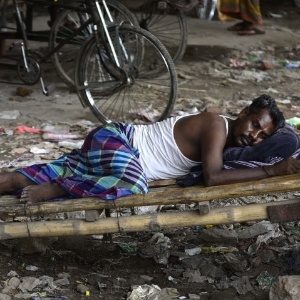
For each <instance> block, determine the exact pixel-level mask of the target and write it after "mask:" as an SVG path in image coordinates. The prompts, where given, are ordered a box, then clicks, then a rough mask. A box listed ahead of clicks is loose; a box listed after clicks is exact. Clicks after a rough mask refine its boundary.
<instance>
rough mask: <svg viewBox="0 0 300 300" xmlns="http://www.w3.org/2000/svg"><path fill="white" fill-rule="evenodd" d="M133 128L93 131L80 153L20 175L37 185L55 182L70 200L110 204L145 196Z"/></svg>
mask: <svg viewBox="0 0 300 300" xmlns="http://www.w3.org/2000/svg"><path fill="white" fill-rule="evenodd" d="M133 133H134V126H133V125H128V124H126V125H125V124H123V123H113V124H108V125H106V126H104V127H102V126H100V127H97V128H96V129H94V130H93V131H91V132H90V133H89V134H88V136H87V137H86V139H85V142H84V144H83V146H82V147H81V149H75V150H72V152H71V153H69V154H64V155H63V156H61V157H60V158H58V159H56V160H54V161H52V162H50V163H48V164H36V165H32V166H29V167H27V168H23V169H18V170H17V171H18V172H20V173H22V174H24V175H25V176H27V177H28V178H30V179H31V180H33V181H34V182H35V183H37V184H41V183H49V182H56V183H57V184H58V185H59V186H60V187H62V188H63V189H64V190H66V191H67V192H68V193H69V194H70V197H68V198H74V197H76V198H79V197H98V198H100V199H105V200H111V199H115V198H118V197H122V196H126V195H130V194H145V193H147V192H148V184H147V180H146V177H145V175H144V172H143V169H142V167H141V165H140V163H139V160H138V155H139V154H138V150H137V149H135V148H133V146H132V138H133Z"/></svg>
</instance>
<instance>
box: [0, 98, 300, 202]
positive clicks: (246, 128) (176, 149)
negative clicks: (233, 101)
mask: <svg viewBox="0 0 300 300" xmlns="http://www.w3.org/2000/svg"><path fill="white" fill-rule="evenodd" d="M284 126H285V119H284V117H283V114H282V112H281V111H280V110H279V109H278V107H277V105H276V102H275V100H274V99H273V98H271V97H270V96H268V95H262V96H260V97H258V98H256V99H254V100H253V101H252V103H251V105H250V106H247V107H245V108H244V109H242V110H241V112H240V113H239V115H238V117H237V118H236V119H230V118H227V117H224V116H220V115H217V114H213V113H209V112H203V113H199V114H194V115H189V116H177V117H171V118H168V119H166V120H164V121H161V122H157V123H153V124H148V125H132V124H124V123H118V122H115V123H111V124H107V125H104V126H99V127H97V128H95V129H94V130H92V131H91V132H90V133H89V134H88V135H87V137H86V139H85V141H84V144H83V146H82V147H81V148H80V149H74V150H72V151H71V152H70V153H68V154H64V155H63V156H62V157H60V158H58V159H56V160H54V161H52V162H50V163H48V164H35V165H32V166H28V167H25V168H22V169H17V170H16V171H14V172H5V173H1V174H0V194H5V193H15V192H17V193H19V194H20V200H21V201H22V202H25V203H33V202H39V201H47V200H51V199H58V198H59V199H61V198H62V199H64V198H79V197H98V198H101V199H108V200H109V199H115V198H117V197H121V196H125V195H130V194H142V193H147V192H148V182H149V181H152V180H157V179H170V178H178V177H181V176H184V175H186V174H188V173H189V172H190V170H191V168H193V167H195V166H199V165H201V167H202V172H203V173H202V174H203V183H204V185H206V186H214V185H222V184H230V183H235V182H243V181H250V180H257V179H262V178H266V177H270V176H278V175H286V174H293V173H297V172H299V171H300V161H299V160H297V159H295V158H293V157H290V154H292V152H293V151H294V150H293V151H290V154H288V155H286V156H288V157H286V158H284V159H282V160H280V161H278V162H276V163H274V164H267V165H264V166H258V167H255V168H247V167H242V168H234V169H233V168H231V169H226V168H224V161H223V154H225V153H226V151H229V150H230V149H231V148H232V147H238V148H245V149H247V148H248V147H253V146H254V147H255V146H257V145H259V143H261V142H263V141H267V140H268V139H269V138H271V137H272V136H273V135H274V133H275V132H277V131H280V129H281V128H283V127H284ZM236 149H237V148H236Z"/></svg>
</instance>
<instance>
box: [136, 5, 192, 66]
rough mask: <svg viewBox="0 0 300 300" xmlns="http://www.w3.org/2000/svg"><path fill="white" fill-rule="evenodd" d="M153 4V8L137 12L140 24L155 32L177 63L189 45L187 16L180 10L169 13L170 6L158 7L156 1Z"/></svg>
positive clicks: (143, 27)
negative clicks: (165, 7)
mask: <svg viewBox="0 0 300 300" xmlns="http://www.w3.org/2000/svg"><path fill="white" fill-rule="evenodd" d="M152 5H153V6H152V8H148V9H145V10H143V9H141V10H139V11H136V12H135V15H136V18H137V19H138V22H139V26H140V27H141V28H142V29H145V30H148V31H150V32H151V33H152V34H154V35H155V36H156V37H157V38H158V39H159V40H160V41H161V42H162V43H163V44H164V46H165V47H166V48H167V50H168V51H169V53H170V55H171V57H172V59H173V61H174V63H177V62H179V61H180V60H181V59H182V57H183V55H184V53H185V51H186V47H187V39H188V27H187V21H186V17H185V15H184V14H183V13H182V12H180V11H174V12H172V13H168V8H167V9H166V10H164V9H159V8H157V5H158V4H157V2H156V1H154V2H153V4H152ZM133 12H134V11H133Z"/></svg>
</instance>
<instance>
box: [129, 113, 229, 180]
mask: <svg viewBox="0 0 300 300" xmlns="http://www.w3.org/2000/svg"><path fill="white" fill-rule="evenodd" d="M182 117H185V116H177V117H171V118H168V119H166V120H164V121H161V122H156V123H153V124H150V125H135V131H134V137H133V146H134V147H136V148H137V149H138V150H139V153H140V163H141V165H142V167H143V169H144V172H145V174H146V176H147V180H148V181H152V180H158V179H170V178H177V177H180V176H183V175H186V174H187V173H188V172H189V171H190V169H191V168H192V167H193V166H195V165H198V164H199V163H200V162H196V161H193V160H191V159H189V158H187V157H186V156H184V155H183V154H182V153H181V151H180V150H179V148H178V146H177V144H176V142H175V139H174V134H173V131H174V125H175V124H176V122H177V121H178V120H179V119H180V118H182ZM221 117H223V119H224V120H225V124H226V134H227V132H228V121H227V119H226V118H225V117H224V116H221Z"/></svg>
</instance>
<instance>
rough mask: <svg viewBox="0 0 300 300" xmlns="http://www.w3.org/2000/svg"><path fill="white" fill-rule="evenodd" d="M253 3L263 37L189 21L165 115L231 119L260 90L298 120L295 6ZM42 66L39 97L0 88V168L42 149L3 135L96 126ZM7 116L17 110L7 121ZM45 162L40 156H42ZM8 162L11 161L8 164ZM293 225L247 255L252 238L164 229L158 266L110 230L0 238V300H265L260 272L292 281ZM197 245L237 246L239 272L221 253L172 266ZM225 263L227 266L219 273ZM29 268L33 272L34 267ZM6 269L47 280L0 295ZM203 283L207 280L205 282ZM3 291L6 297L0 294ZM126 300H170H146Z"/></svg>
mask: <svg viewBox="0 0 300 300" xmlns="http://www.w3.org/2000/svg"><path fill="white" fill-rule="evenodd" d="M261 2H262V3H261V5H262V12H263V16H264V28H265V30H266V34H265V35H257V36H246V37H244V36H243V37H241V36H236V35H235V34H234V33H232V32H229V31H227V30H226V27H227V26H229V23H224V22H220V21H219V20H218V19H217V18H216V17H215V18H214V20H212V21H210V22H208V21H203V20H198V19H196V18H195V17H194V16H193V15H190V16H188V24H189V40H188V48H187V51H186V54H185V56H184V58H183V60H182V61H181V62H180V63H178V65H177V72H178V81H179V86H178V99H177V102H176V105H175V108H174V114H177V113H178V112H179V111H185V112H189V111H195V110H198V111H203V110H211V111H216V112H221V113H223V114H228V115H231V116H236V114H237V112H238V111H239V110H240V109H241V108H243V107H244V106H245V104H247V103H248V102H247V101H249V100H252V99H253V98H255V97H256V96H258V95H260V94H263V93H267V94H270V95H271V96H273V97H274V98H275V99H277V100H278V102H279V104H280V106H281V107H282V110H283V111H284V114H285V116H286V118H292V117H295V116H298V117H300V90H299V86H300V73H299V70H300V66H299V67H298V65H300V17H299V16H300V9H299V8H297V7H296V6H295V5H294V3H293V2H292V1H287V0H285V1H271V0H268V1H267V0H266V1H261ZM288 63H293V64H294V68H290V67H288ZM43 70H44V73H45V80H46V81H47V82H54V83H55V85H56V87H57V88H56V90H55V92H54V93H53V94H52V95H50V96H48V97H46V96H44V95H43V94H42V92H41V89H40V86H39V85H35V86H32V87H27V88H29V89H31V90H32V93H30V95H28V96H26V97H21V96H18V95H16V89H17V88H18V87H19V86H20V85H16V84H13V83H11V84H8V83H3V82H0V97H1V101H0V122H1V123H0V127H1V128H3V129H4V130H5V131H6V132H10V133H11V134H10V135H7V134H3V135H1V136H0V139H1V144H2V145H1V150H0V164H1V167H16V166H18V165H21V164H26V163H28V162H33V161H34V160H36V159H37V158H38V159H43V157H42V156H41V155H40V154H37V156H34V155H32V153H29V152H30V151H29V149H31V148H32V147H33V146H34V145H38V146H40V147H44V148H47V147H50V146H49V145H48V144H47V145H46V144H43V143H44V142H45V141H43V140H42V138H41V136H39V135H33V134H26V133H23V134H19V135H17V134H12V132H13V130H14V129H15V128H16V127H17V126H21V125H22V126H23V125H24V126H28V127H34V128H41V127H42V126H43V125H44V124H45V123H47V124H55V125H57V124H68V125H69V126H71V127H72V126H75V127H76V126H78V123H80V122H83V121H84V122H86V121H90V122H91V123H88V125H87V126H86V127H81V130H82V131H86V130H87V129H90V128H91V127H93V126H96V123H97V122H98V121H97V119H96V118H95V117H94V116H93V115H92V114H91V112H90V111H89V110H88V109H83V108H82V106H81V104H80V102H79V100H78V98H77V95H76V94H73V93H71V92H70V91H69V90H68V88H67V87H66V86H65V85H64V84H63V83H61V82H60V80H59V79H58V77H57V75H56V74H55V73H54V70H53V68H52V66H51V64H50V62H49V63H46V64H45V65H44V67H43ZM14 79H15V74H14V70H12V68H11V67H8V66H5V67H4V66H1V69H0V80H1V81H12V80H14ZM22 87H24V86H23V85H22ZM1 113H2V114H1ZM14 114H17V117H16V118H15V117H14ZM3 115H4V116H3ZM7 116H10V117H11V118H10V119H9V118H8V117H7ZM85 124H86V123H85ZM51 147H52V146H51ZM52 148H54V152H55V154H54V156H57V154H58V153H61V152H62V151H64V149H63V148H60V147H58V146H57V145H54V146H53V147H52ZM52 150H53V149H52ZM49 156H50V155H48V156H47V157H46V159H50V158H51V157H49ZM16 161H17V163H16V164H13V163H12V162H16ZM295 196H297V193H292V194H284V195H266V196H263V197H261V198H260V197H254V198H251V201H254V202H255V201H256V202H259V201H261V200H264V199H269V200H272V199H278V198H280V197H286V198H289V197H295ZM242 198H243V199H242V201H246V200H247V199H246V200H245V199H244V198H246V197H242ZM230 201H235V200H232V199H230ZM223 204H224V205H225V202H224V203H223ZM172 209H178V208H172ZM298 225H299V224H298V223H293V224H288V225H286V226H285V225H280V226H279V229H278V226H277V227H276V226H275V227H276V230H279V231H281V232H285V233H286V235H283V236H281V237H278V236H277V237H274V238H273V240H272V242H270V244H269V246H270V247H269V248H268V249H267V248H264V249H262V250H261V252H259V253H256V256H255V255H254V256H253V255H252V257H250V256H249V254H247V251H246V250H245V249H247V245H248V246H249V245H250V244H251V243H253V241H254V239H255V238H253V237H252V238H249V239H246V240H243V241H239V243H237V241H236V240H235V239H228V240H225V239H224V238H215V239H205V238H204V236H205V232H206V231H209V229H208V228H200V227H199V228H198V227H195V228H174V229H172V230H166V231H164V232H162V234H163V235H164V238H166V237H167V238H168V239H169V240H170V243H171V244H172V246H171V247H172V250H173V251H172V255H170V256H169V257H168V263H167V264H160V263H157V262H156V261H155V260H154V258H153V257H151V256H149V255H147V254H145V249H146V248H147V247H148V246H147V245H148V244H147V242H148V241H149V239H150V238H151V237H152V236H153V234H154V233H153V232H146V233H132V234H115V235H113V236H109V237H107V236H104V237H103V236H85V237H66V238H49V239H41V240H38V239H25V240H9V241H3V242H1V243H0V299H64V298H63V296H64V297H66V298H67V299H72V300H75V299H85V298H89V299H107V300H114V299H116V300H117V299H127V297H128V293H130V292H131V291H132V290H133V288H132V287H133V286H135V285H137V286H142V285H144V284H148V285H152V284H154V285H157V286H159V287H160V288H161V289H163V288H169V289H173V290H171V291H170V290H168V291H169V292H170V293H171V292H173V293H175V292H174V289H176V290H177V292H178V295H177V296H176V293H175V296H174V298H173V299H201V300H202V299H213V300H217V299H223V300H224V299H228V300H233V299H259V300H262V299H268V288H269V286H267V287H266V288H264V287H262V285H260V282H259V281H258V280H257V276H258V275H259V274H260V272H262V271H264V272H266V271H268V272H269V274H271V275H272V277H273V278H276V276H279V275H282V274H293V275H300V270H299V267H298V265H299V263H300V262H299V258H298V265H297V266H294V268H292V269H291V268H287V265H288V259H289V258H290V257H291V250H295V249H296V248H297V245H298V243H299V234H298V233H297V232H299V227H298ZM247 226H253V224H252V223H247V224H236V225H226V226H217V229H221V230H237V229H239V228H240V227H243V228H244V227H247ZM215 229H216V227H215ZM274 230H275V229H274ZM291 232H292V233H291ZM206 234H207V233H206ZM291 236H292V237H293V238H291ZM198 246H207V247H214V248H217V247H221V246H222V247H227V250H228V249H229V248H230V247H236V248H237V249H238V252H237V253H236V258H237V259H239V262H240V264H241V265H243V264H244V262H245V261H247V263H246V265H245V266H244V267H245V268H241V269H234V268H233V267H232V266H233V262H232V261H231V262H229V261H226V260H225V259H224V252H222V251H220V250H219V251H216V253H214V252H212V251H208V252H207V253H202V254H200V255H198V256H193V257H192V258H191V261H189V262H188V261H186V260H184V262H183V261H182V260H180V257H181V256H180V255H179V254H178V253H184V250H185V249H186V248H193V247H198ZM283 246H285V247H287V248H285V249H289V250H288V251H285V252H280V251H279V250H278V251H273V252H272V253H270V252H269V251H271V250H270V249H271V248H272V247H273V248H272V249H274V248H275V247H277V249H279V248H280V247H283ZM263 256H264V257H268V259H267V258H265V259H264V260H263V259H262V260H261V263H258V264H257V265H255V264H254V263H253V261H254V260H255V259H254V258H255V257H260V258H261V257H263ZM273 256H274V257H273ZM192 259H194V260H192ZM226 264H227V265H228V264H229V265H230V266H229V267H228V266H227V268H223V267H224V266H226ZM193 265H194V266H195V265H197V268H198V269H200V270H201V274H202V275H203V276H204V275H205V276H206V280H203V281H199V280H198V281H197V280H187V278H186V277H184V276H183V274H185V273H184V272H186V271H187V270H191V269H193ZM32 266H34V267H37V270H35V268H31V267H32ZM254 266H255V267H254ZM221 267H222V268H221ZM208 269H209V270H211V271H212V270H214V271H215V272H216V274H214V275H212V274H208V273H209V272H208V271H207V270H208ZM221 269H222V270H221ZM11 271H15V272H16V273H17V274H18V276H17V277H18V278H25V277H34V278H41V276H48V281H47V282H48V283H47V284H45V285H44V286H43V287H40V288H39V289H38V290H39V291H40V292H41V294H39V295H38V294H34V293H37V289H34V290H32V291H28V290H27V291H24V290H23V291H20V290H13V291H11V292H10V293H4V292H3V288H4V287H5V286H6V284H7V280H8V279H9V278H11V277H12V276H13V275H9V272H11ZM247 271H248V272H247ZM251 272H252V273H251ZM250 273H251V275H249V274H250ZM246 275H247V276H248V277H249V278H251V280H253V282H256V285H255V284H253V282H252V281H251V284H252V288H250V289H249V290H246V292H241V291H240V290H239V289H238V288H236V286H235V285H234V284H233V283H232V282H235V280H238V279H239V278H244V277H245V276H246ZM49 278H50V279H49ZM51 278H52V280H54V281H56V280H58V279H61V278H67V279H68V281H69V283H68V284H66V285H63V284H62V283H58V282H56V283H53V282H52V283H51V284H50V283H49V282H50V281H51ZM209 278H213V281H210V279H209ZM5 282H6V283H5ZM80 283H81V284H83V285H84V286H85V287H86V288H87V289H88V291H89V292H90V294H89V295H88V294H85V293H84V291H83V292H82V293H80V292H79V291H78V290H77V287H78V284H80ZM1 290H2V293H3V294H5V295H4V296H3V294H1ZM9 295H10V296H11V298H5V296H7V297H9ZM46 295H47V296H48V298H47V297H46ZM50 296H53V297H52V298H50ZM54 296H56V298H55V297H54ZM59 296H61V297H59ZM179 296H181V298H179ZM1 297H2V298H1ZM35 297H36V298H35ZM43 297H44V298H43ZM131 299H171V298H170V296H169V298H168V297H167V296H166V297H165V298H163V297H162V296H161V298H158V297H157V298H146V296H145V298H141V297H140V298H131Z"/></svg>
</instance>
